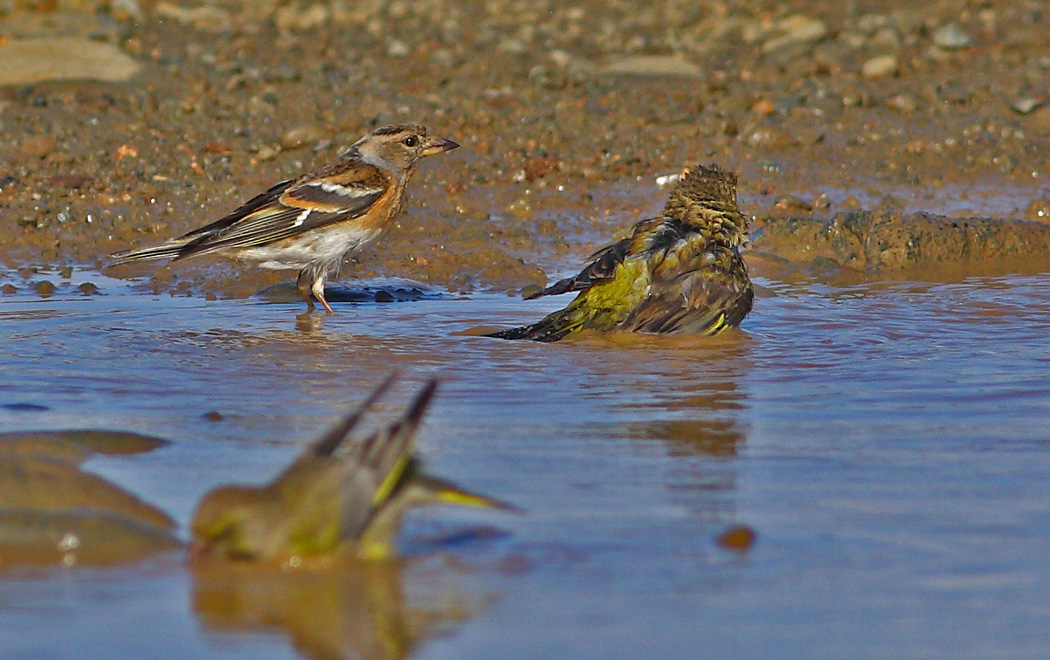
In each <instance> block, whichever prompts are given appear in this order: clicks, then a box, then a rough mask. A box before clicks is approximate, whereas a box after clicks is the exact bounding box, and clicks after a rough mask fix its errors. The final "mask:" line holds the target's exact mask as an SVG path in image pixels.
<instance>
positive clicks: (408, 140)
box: [401, 135, 419, 147]
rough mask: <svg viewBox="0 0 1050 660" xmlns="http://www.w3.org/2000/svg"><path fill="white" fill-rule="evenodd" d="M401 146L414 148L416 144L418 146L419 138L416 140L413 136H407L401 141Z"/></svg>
mask: <svg viewBox="0 0 1050 660" xmlns="http://www.w3.org/2000/svg"><path fill="white" fill-rule="evenodd" d="M401 144H403V145H405V146H406V147H414V146H416V145H417V144H419V138H417V137H416V136H415V135H409V136H408V137H407V138H405V139H404V140H401Z"/></svg>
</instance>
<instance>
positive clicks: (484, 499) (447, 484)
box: [411, 472, 519, 512]
mask: <svg viewBox="0 0 1050 660" xmlns="http://www.w3.org/2000/svg"><path fill="white" fill-rule="evenodd" d="M411 487H413V488H419V489H422V490H423V491H424V492H425V495H424V499H426V500H428V501H430V502H435V503H440V504H455V505H457V506H472V507H478V508H482V509H500V510H501V511H515V512H516V511H519V509H518V507H516V506H514V505H513V504H508V503H506V502H502V501H500V500H497V499H495V498H492V497H488V496H485V495H479V494H478V493H472V492H470V491H469V490H466V489H464V488H460V487H459V486H457V485H456V484H454V483H452V482H451V481H445V480H444V479H438V478H437V477H432V476H430V475H429V474H424V473H422V472H416V473H415V474H413V475H412V484H411Z"/></svg>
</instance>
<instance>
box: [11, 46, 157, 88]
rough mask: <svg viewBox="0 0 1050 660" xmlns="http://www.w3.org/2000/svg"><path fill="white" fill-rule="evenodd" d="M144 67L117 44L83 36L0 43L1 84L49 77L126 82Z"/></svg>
mask: <svg viewBox="0 0 1050 660" xmlns="http://www.w3.org/2000/svg"><path fill="white" fill-rule="evenodd" d="M140 68H142V67H141V65H139V63H138V62H136V61H135V60H133V59H132V58H131V57H129V56H128V55H127V54H125V53H123V52H121V51H120V50H119V49H118V48H117V47H116V46H114V45H112V44H107V43H102V42H100V41H92V40H91V39H85V38H81V37H52V38H48V39H27V40H10V41H7V42H6V43H5V44H3V46H2V47H0V86H6V85H33V84H36V83H41V82H46V81H49V80H101V81H104V82H124V81H125V80H128V79H129V78H131V77H132V76H133V75H135V74H136V73H138V71H139V69H140Z"/></svg>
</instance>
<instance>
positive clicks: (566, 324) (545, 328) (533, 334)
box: [485, 309, 583, 342]
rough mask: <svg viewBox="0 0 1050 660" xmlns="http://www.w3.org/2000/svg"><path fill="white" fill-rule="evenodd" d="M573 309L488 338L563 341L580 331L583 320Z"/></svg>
mask: <svg viewBox="0 0 1050 660" xmlns="http://www.w3.org/2000/svg"><path fill="white" fill-rule="evenodd" d="M572 312H573V310H571V309H563V310H561V311H559V312H554V313H553V314H549V315H547V316H546V317H544V318H543V319H542V320H540V321H537V322H536V323H531V324H529V325H523V326H521V327H520V328H508V329H506V330H500V331H498V332H490V333H488V334H486V335H485V336H486V337H495V338H496V339H531V340H532V341H542V342H552V341H558V340H559V339H563V338H564V337H565V336H566V335H568V334H570V333H572V332H575V331H576V330H579V329H580V327H581V326H582V325H583V320H582V319H578V318H577V315H576V314H573V313H572Z"/></svg>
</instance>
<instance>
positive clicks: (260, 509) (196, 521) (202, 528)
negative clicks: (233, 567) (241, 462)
mask: <svg viewBox="0 0 1050 660" xmlns="http://www.w3.org/2000/svg"><path fill="white" fill-rule="evenodd" d="M282 522H283V517H282V516H280V515H278V512H277V511H275V510H274V504H273V502H272V501H271V499H270V498H268V497H267V496H266V493H265V492H264V491H262V490H261V489H258V488H250V487H242V486H223V487H221V488H216V489H215V490H213V491H211V492H210V493H208V494H207V495H205V496H204V499H202V500H201V502H200V504H199V505H198V506H197V510H196V512H195V513H194V514H193V523H192V525H191V529H192V531H193V547H194V549H195V550H196V551H198V552H200V553H218V554H221V555H223V556H225V557H227V558H230V559H265V558H268V557H272V556H273V555H274V554H276V553H277V552H278V551H279V550H280V548H281V546H282V544H283V541H284V534H283V531H282V529H281V526H282Z"/></svg>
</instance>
